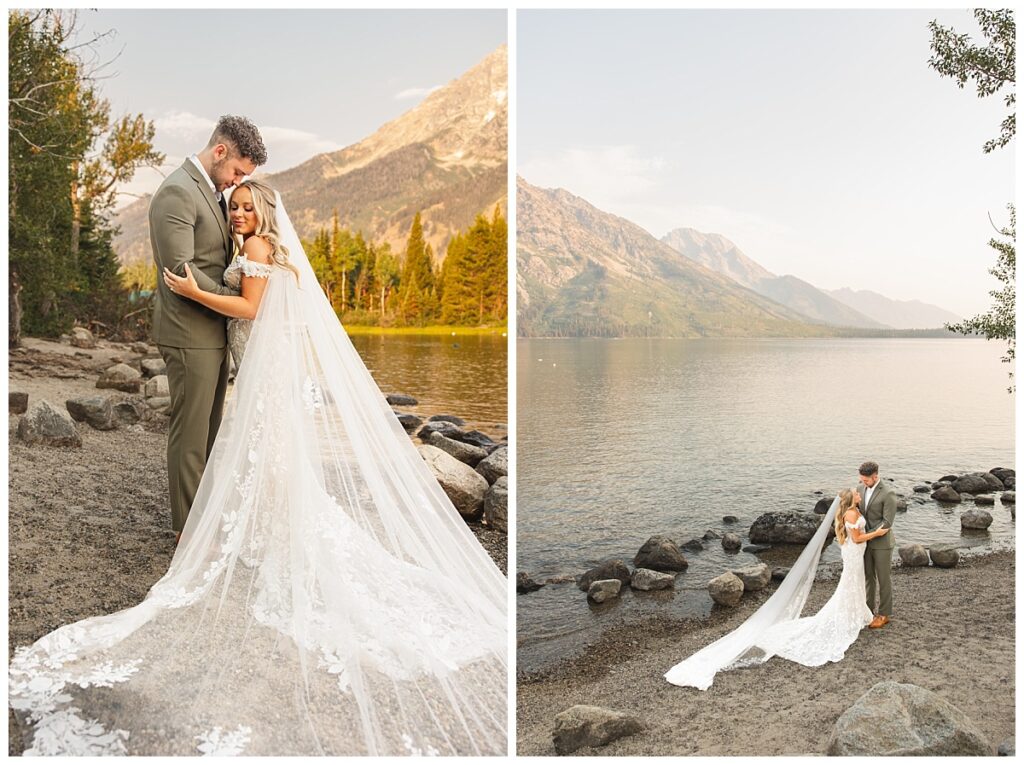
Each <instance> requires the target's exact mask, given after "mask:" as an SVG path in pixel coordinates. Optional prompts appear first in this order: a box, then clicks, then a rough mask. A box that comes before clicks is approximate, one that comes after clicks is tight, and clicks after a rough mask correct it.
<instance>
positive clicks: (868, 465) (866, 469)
mask: <svg viewBox="0 0 1024 765" xmlns="http://www.w3.org/2000/svg"><path fill="white" fill-rule="evenodd" d="M857 472H859V473H860V474H861V475H864V476H868V475H874V474H875V473H877V472H878V463H877V462H870V461H869V462H865V463H864V464H863V465H861V466H860V470H858V471H857Z"/></svg>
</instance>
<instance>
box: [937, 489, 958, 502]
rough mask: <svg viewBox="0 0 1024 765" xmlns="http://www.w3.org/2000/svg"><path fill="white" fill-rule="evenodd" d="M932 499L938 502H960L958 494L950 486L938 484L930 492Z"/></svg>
mask: <svg viewBox="0 0 1024 765" xmlns="http://www.w3.org/2000/svg"><path fill="white" fill-rule="evenodd" d="M932 499H934V500H936V501H938V502H945V503H947V504H954V503H956V502H960V501H961V500H960V494H959V493H958V492H957V490H956V489H954V488H953V487H952V486H940V487H939V488H938V489H936V490H935V491H933V492H932Z"/></svg>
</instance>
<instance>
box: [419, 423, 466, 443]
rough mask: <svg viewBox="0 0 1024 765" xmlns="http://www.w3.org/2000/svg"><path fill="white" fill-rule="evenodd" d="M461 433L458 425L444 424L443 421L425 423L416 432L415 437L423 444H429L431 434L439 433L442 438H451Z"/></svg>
mask: <svg viewBox="0 0 1024 765" xmlns="http://www.w3.org/2000/svg"><path fill="white" fill-rule="evenodd" d="M461 432H462V428H460V427H459V426H458V425H456V424H454V423H451V422H445V421H444V420H439V421H437V422H428V423H426V424H425V425H424V426H423V427H422V428H420V429H419V430H418V431H417V432H416V435H417V437H419V439H420V440H421V441H423V442H424V443H430V434H431V433H440V434H441V435H442V436H447V437H448V438H453V437H454V436H455V435H456V434H459V433H461Z"/></svg>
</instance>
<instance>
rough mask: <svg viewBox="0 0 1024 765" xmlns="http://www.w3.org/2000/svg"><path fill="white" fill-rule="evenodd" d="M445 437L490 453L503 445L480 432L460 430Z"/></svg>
mask: <svg viewBox="0 0 1024 765" xmlns="http://www.w3.org/2000/svg"><path fill="white" fill-rule="evenodd" d="M432 424H440V423H432ZM449 424H451V423H449ZM445 435H447V436H448V437H449V438H454V439H455V440H457V441H462V442H463V443H466V444H472V445H473V446H479V447H480V448H481V449H486V450H487V451H488V452H490V451H493V450H494V449H495V448H497V447H499V446H501V444H498V443H495V441H494V439H493V438H491V437H490V436H489V435H487V434H486V433H481V432H480V431H479V430H470V431H463V430H459V431H458V432H457V433H446V434H445Z"/></svg>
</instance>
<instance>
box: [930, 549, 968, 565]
mask: <svg viewBox="0 0 1024 765" xmlns="http://www.w3.org/2000/svg"><path fill="white" fill-rule="evenodd" d="M928 555H929V556H930V557H931V559H932V565H933V566H938V567H939V568H953V567H954V566H956V565H957V564H958V563H959V562H960V550H959V549H958V548H957V546H956V545H951V544H941V545H932V546H931V547H929V548H928Z"/></svg>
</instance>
